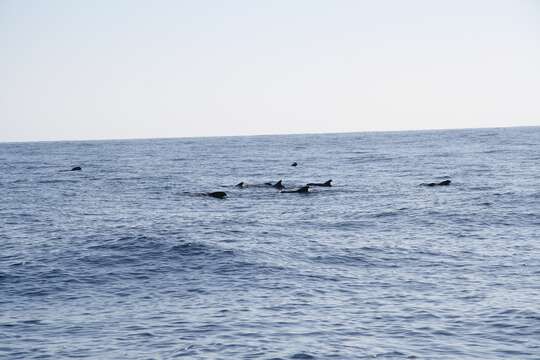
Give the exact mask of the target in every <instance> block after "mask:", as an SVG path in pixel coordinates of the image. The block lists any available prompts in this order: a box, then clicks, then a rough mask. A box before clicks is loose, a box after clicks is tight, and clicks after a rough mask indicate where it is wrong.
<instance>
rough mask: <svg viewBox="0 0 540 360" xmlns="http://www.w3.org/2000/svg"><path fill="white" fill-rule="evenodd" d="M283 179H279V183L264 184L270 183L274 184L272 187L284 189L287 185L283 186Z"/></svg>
mask: <svg viewBox="0 0 540 360" xmlns="http://www.w3.org/2000/svg"><path fill="white" fill-rule="evenodd" d="M281 181H282V180H279V181H278V182H277V183H275V184H272V183H269V182H267V183H264V185H268V186H272V187H275V188H276V189H278V190H282V189H285V186H283V184H282V183H281Z"/></svg>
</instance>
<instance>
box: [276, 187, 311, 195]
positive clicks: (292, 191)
mask: <svg viewBox="0 0 540 360" xmlns="http://www.w3.org/2000/svg"><path fill="white" fill-rule="evenodd" d="M281 192H282V193H301V194H305V193H308V192H309V185H304V186H302V187H301V188H299V189H296V190H281Z"/></svg>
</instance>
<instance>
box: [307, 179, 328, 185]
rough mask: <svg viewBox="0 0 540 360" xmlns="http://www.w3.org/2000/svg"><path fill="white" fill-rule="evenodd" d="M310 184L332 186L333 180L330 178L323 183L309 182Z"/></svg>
mask: <svg viewBox="0 0 540 360" xmlns="http://www.w3.org/2000/svg"><path fill="white" fill-rule="evenodd" d="M308 186H332V180H331V179H330V180H328V181H326V182H323V183H309V184H308Z"/></svg>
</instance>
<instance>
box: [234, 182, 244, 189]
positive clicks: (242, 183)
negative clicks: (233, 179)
mask: <svg viewBox="0 0 540 360" xmlns="http://www.w3.org/2000/svg"><path fill="white" fill-rule="evenodd" d="M235 186H236V187H239V188H241V187H244V182H243V181H242V182H239V183H238V184H236V185H235Z"/></svg>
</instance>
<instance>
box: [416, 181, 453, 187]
mask: <svg viewBox="0 0 540 360" xmlns="http://www.w3.org/2000/svg"><path fill="white" fill-rule="evenodd" d="M451 183H452V181H450V180H444V181H441V182H438V183H437V182H431V183H423V184H420V185H423V186H429V187H433V186H448V185H450V184H451Z"/></svg>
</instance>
